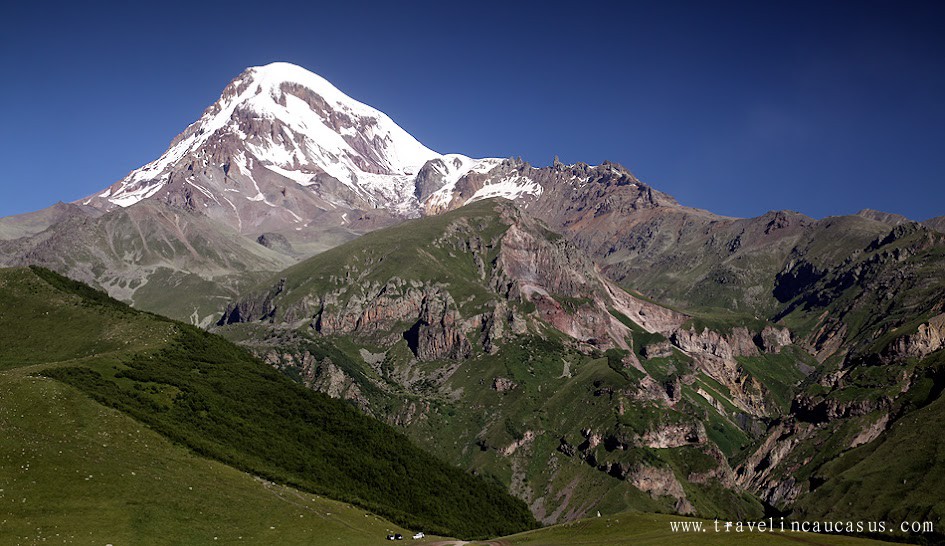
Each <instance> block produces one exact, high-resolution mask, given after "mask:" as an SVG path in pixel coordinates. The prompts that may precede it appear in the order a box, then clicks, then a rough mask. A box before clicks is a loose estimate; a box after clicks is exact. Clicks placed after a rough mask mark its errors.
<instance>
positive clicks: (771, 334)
mask: <svg viewBox="0 0 945 546" xmlns="http://www.w3.org/2000/svg"><path fill="white" fill-rule="evenodd" d="M754 341H755V344H756V345H757V346H758V347H759V348H760V349H761V350H762V351H764V352H765V353H769V354H770V353H775V354H776V353H779V352H781V349H782V348H783V347H786V346H788V345H790V344H791V331H790V330H788V329H787V328H776V327H774V326H771V325H768V326H765V327H764V328H763V329H762V330H761V333H759V334H758V335H757V336H755V340H754Z"/></svg>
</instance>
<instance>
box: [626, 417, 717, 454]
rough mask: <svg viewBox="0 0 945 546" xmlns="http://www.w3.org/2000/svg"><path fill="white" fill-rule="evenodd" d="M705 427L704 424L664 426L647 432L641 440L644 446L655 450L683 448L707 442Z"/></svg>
mask: <svg viewBox="0 0 945 546" xmlns="http://www.w3.org/2000/svg"><path fill="white" fill-rule="evenodd" d="M706 439H707V437H706V433H705V427H704V426H703V425H702V423H699V422H693V423H684V424H675V425H664V426H661V427H658V428H656V429H651V430H648V431H646V433H645V434H644V435H643V437H642V438H641V441H642V442H643V445H645V446H647V447H651V448H654V449H664V448H671V447H682V446H686V445H693V444H703V443H705V442H706Z"/></svg>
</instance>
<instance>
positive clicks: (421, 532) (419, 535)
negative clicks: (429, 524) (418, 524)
mask: <svg viewBox="0 0 945 546" xmlns="http://www.w3.org/2000/svg"><path fill="white" fill-rule="evenodd" d="M425 536H426V535H424V534H423V531H420V532H419V533H417V534H415V535H414V536H413V538H423V537H425Z"/></svg>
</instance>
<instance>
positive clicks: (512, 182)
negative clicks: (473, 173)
mask: <svg viewBox="0 0 945 546" xmlns="http://www.w3.org/2000/svg"><path fill="white" fill-rule="evenodd" d="M541 192H542V187H541V186H540V185H538V184H537V183H535V181H534V180H532V179H531V178H528V177H526V176H521V175H514V176H507V177H505V178H502V179H501V180H499V181H498V182H493V183H491V184H487V185H485V186H483V187H482V188H481V189H480V190H479V191H477V192H476V193H474V194H473V196H472V197H470V198H469V199H468V200H467V201H466V204H469V203H472V202H474V201H480V200H482V199H489V198H490V197H505V198H506V199H518V198H519V197H522V196H524V195H534V196H535V197H538V196H539V195H541Z"/></svg>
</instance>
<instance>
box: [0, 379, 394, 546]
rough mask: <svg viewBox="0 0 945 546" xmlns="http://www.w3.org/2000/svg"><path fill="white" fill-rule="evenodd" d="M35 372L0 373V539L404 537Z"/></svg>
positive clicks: (346, 540) (360, 540)
mask: <svg viewBox="0 0 945 546" xmlns="http://www.w3.org/2000/svg"><path fill="white" fill-rule="evenodd" d="M35 369H36V367H27V368H20V369H12V370H9V369H8V370H7V371H4V372H0V400H2V404H0V430H3V434H2V435H0V484H2V485H0V522H2V523H0V544H34V543H35V544H39V543H56V544H63V543H65V544H210V543H213V542H214V540H215V539H219V541H220V542H222V543H225V544H242V543H246V544H304V543H311V542H314V541H316V540H317V541H318V542H321V543H329V542H330V543H334V544H377V543H379V542H380V541H381V540H382V539H383V537H384V536H386V534H387V533H388V532H389V531H393V532H400V533H406V531H404V530H403V529H401V528H400V527H399V526H396V525H394V524H392V523H390V522H387V521H385V520H383V519H381V518H379V517H377V516H375V515H374V514H369V513H367V512H365V511H364V510H361V509H357V508H354V507H352V506H350V505H347V504H344V503H341V502H336V501H332V500H328V499H325V498H323V497H316V496H314V495H311V494H306V493H303V492H300V491H298V490H296V489H292V488H288V487H284V486H279V485H275V484H272V483H268V482H264V481H263V480H261V479H257V478H253V477H251V476H250V475H248V474H245V473H243V472H239V471H238V470H235V469H234V468H232V467H229V466H226V465H224V464H221V463H219V462H215V461H211V460H208V459H205V458H202V457H199V456H196V455H194V454H193V453H192V452H190V451H189V450H188V449H186V448H184V447H182V446H180V445H176V444H173V443H171V442H170V441H168V440H167V439H166V438H165V437H163V436H161V435H160V434H158V433H156V432H154V431H153V430H151V429H150V428H148V427H146V426H143V425H142V424H141V423H139V422H137V421H135V420H133V419H131V418H130V417H128V416H127V415H125V414H122V413H120V412H118V411H115V410H113V409H110V408H105V407H103V406H101V405H99V404H97V403H95V402H93V401H92V400H90V399H89V398H88V397H87V396H85V395H84V394H82V393H81V392H79V391H77V390H76V389H74V388H72V387H69V386H66V385H63V384H62V383H59V382H57V381H52V380H50V379H46V378H43V377H33V376H30V372H32V371H33V370H35Z"/></svg>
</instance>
